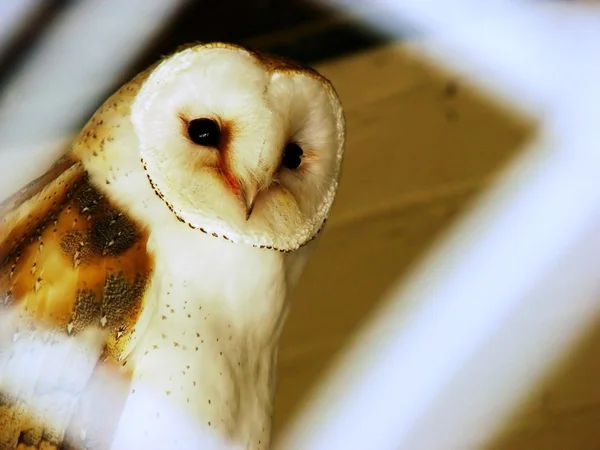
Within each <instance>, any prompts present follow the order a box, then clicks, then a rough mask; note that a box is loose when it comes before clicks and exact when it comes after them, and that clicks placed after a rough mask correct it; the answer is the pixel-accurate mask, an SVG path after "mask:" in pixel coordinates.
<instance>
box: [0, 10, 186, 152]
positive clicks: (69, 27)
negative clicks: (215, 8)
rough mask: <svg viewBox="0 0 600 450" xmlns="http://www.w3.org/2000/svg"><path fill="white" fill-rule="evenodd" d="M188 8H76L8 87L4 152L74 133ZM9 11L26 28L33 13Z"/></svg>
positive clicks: (0, 142) (1, 130)
mask: <svg viewBox="0 0 600 450" xmlns="http://www.w3.org/2000/svg"><path fill="white" fill-rule="evenodd" d="M186 2H187V0H170V1H161V0H128V1H125V2H124V1H121V0H79V1H76V2H72V3H69V5H70V6H67V7H66V8H65V9H64V10H62V11H61V13H60V14H59V15H58V17H57V18H56V19H55V20H54V22H53V23H51V24H50V26H49V27H48V29H47V30H46V32H45V34H44V36H43V39H41V40H40V42H39V43H37V45H36V46H35V47H34V48H33V49H31V54H30V55H29V57H28V59H27V60H26V61H25V62H24V64H22V65H21V66H20V67H19V68H18V69H17V71H16V72H14V73H13V74H12V76H11V77H10V78H9V80H8V82H7V84H6V85H5V86H3V87H2V91H1V92H0V152H2V151H5V150H7V149H8V150H10V149H22V148H30V147H33V146H39V145H40V144H43V143H45V142H47V141H49V140H56V139H58V138H62V137H64V136H65V135H68V134H70V133H71V132H72V131H73V128H74V127H76V126H77V125H79V124H80V123H81V122H82V120H84V117H85V115H86V114H88V113H89V111H90V109H93V105H94V103H95V102H97V100H98V98H99V97H100V96H102V95H104V93H105V91H106V90H107V89H108V88H110V87H111V86H112V85H113V84H114V83H115V82H116V81H118V80H119V76H120V75H121V73H122V71H123V70H124V68H126V67H127V65H128V64H130V63H131V60H132V59H133V58H134V57H135V56H136V55H137V54H138V53H139V52H140V51H141V50H143V49H144V48H145V46H146V45H147V43H148V42H149V41H150V40H151V39H152V38H153V37H154V36H156V34H157V33H158V32H159V31H160V30H161V29H162V28H163V27H164V26H165V24H166V23H167V22H168V20H169V19H170V18H171V17H172V16H173V14H174V13H176V12H177V11H178V10H179V8H181V7H182V6H183V5H184V4H185V3H186ZM13 3H15V4H16V3H17V2H16V1H14V2H13ZM26 3H29V2H23V4H24V5H25V4H26ZM35 3H38V2H35ZM7 5H9V6H6V7H10V8H12V9H10V11H12V14H11V15H10V16H8V15H7V16H6V18H5V19H3V20H6V21H7V22H10V23H14V24H16V23H18V22H17V20H18V19H19V18H21V19H22V18H23V17H24V14H25V12H26V11H27V8H26V6H21V7H20V8H19V9H17V6H15V5H14V4H7ZM33 7H34V5H33V3H32V4H31V5H30V8H33ZM15 26H16V25H15Z"/></svg>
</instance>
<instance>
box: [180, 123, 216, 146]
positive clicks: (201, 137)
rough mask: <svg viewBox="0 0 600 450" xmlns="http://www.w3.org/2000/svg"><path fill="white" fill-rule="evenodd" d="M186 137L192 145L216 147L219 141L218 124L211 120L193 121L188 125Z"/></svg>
mask: <svg viewBox="0 0 600 450" xmlns="http://www.w3.org/2000/svg"><path fill="white" fill-rule="evenodd" d="M188 136H189V137H190V139H191V140H192V142H193V143H194V144H198V145H202V146H204V147H218V146H219V142H220V140H221V130H220V129H219V124H218V123H217V122H215V121H214V120H211V119H194V120H192V121H191V122H190V123H189V125H188Z"/></svg>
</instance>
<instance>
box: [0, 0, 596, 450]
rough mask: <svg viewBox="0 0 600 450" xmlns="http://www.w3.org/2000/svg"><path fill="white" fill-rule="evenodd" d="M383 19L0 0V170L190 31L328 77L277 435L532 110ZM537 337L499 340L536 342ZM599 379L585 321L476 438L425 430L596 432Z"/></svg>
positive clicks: (511, 144)
mask: <svg viewBox="0 0 600 450" xmlns="http://www.w3.org/2000/svg"><path fill="white" fill-rule="evenodd" d="M396 25H397V29H398V30H399V33H398V34H396V35H394V37H391V36H390V35H388V34H386V33H385V32H383V31H378V30H375V29H374V28H372V27H369V26H367V25H366V23H364V22H363V21H362V20H361V17H360V16H357V15H356V14H353V15H350V14H344V12H343V11H340V10H334V9H332V8H327V7H324V6H323V5H319V4H316V3H313V2H306V1H300V0H286V1H275V0H252V1H250V0H248V1H246V2H238V1H234V0H222V1H216V0H215V1H212V0H206V1H184V0H173V1H170V2H167V1H158V0H157V1H148V0H147V1H144V0H141V1H136V0H128V1H115V0H107V1H103V2H101V1H91V0H90V1H67V0H44V1H37V0H33V1H27V0H0V144H1V145H0V169H1V170H2V176H3V177H5V178H7V177H8V178H10V176H11V175H10V174H9V172H13V169H12V167H13V165H14V164H16V163H15V162H14V161H17V160H18V161H20V162H18V164H21V166H22V167H27V166H28V165H29V164H30V162H31V161H32V155H35V154H39V155H43V153H44V148H45V147H46V146H47V145H48V143H50V142H55V141H57V140H58V141H60V140H61V139H66V140H68V139H69V137H70V136H72V134H73V133H76V132H77V130H78V129H79V128H80V127H81V126H82V125H83V124H84V123H85V122H86V121H87V119H88V118H89V116H90V115H91V114H92V113H93V112H94V111H95V109H96V108H97V107H98V106H99V105H100V104H101V103H102V102H103V100H104V99H105V98H106V97H107V96H108V95H110V94H111V93H112V92H113V91H114V90H115V89H116V88H117V87H118V86H119V85H121V84H122V83H123V82H125V81H127V80H128V79H129V78H131V77H132V76H133V75H135V74H136V73H137V72H138V71H140V70H142V69H143V68H145V67H146V66H147V65H149V64H150V63H152V62H153V61H155V60H156V59H157V58H159V57H160V56H161V55H164V54H167V53H169V52H171V51H173V50H174V49H175V48H176V47H178V46H179V45H182V44H185V43H188V42H192V41H215V40H219V41H232V42H236V43H240V44H245V45H250V46H252V47H254V48H257V49H260V50H264V51H269V52H272V53H276V54H280V55H283V56H288V57H291V58H293V59H297V60H299V61H301V62H304V63H308V64H311V65H313V66H314V67H315V68H317V69H318V70H320V71H321V72H322V73H323V74H324V75H325V76H327V77H328V78H330V79H331V80H332V82H333V84H334V85H335V86H336V88H337V90H338V92H339V94H340V96H341V99H342V102H343V104H344V106H345V109H346V115H347V127H348V141H347V150H346V161H345V166H344V172H343V178H342V182H341V188H340V192H339V196H338V200H337V202H336V205H335V208H334V213H333V215H332V217H331V220H330V221H329V222H328V227H327V229H326V231H325V233H324V235H323V238H322V240H321V242H320V245H319V247H318V248H317V250H316V252H315V254H314V257H313V258H312V259H311V261H310V263H309V265H308V267H307V269H306V272H305V274H304V276H303V278H302V281H301V284H300V286H299V288H298V289H297V291H296V292H295V295H294V298H293V306H292V313H291V315H290V318H289V322H288V324H287V326H286V328H285V332H284V336H283V342H282V347H281V351H280V361H279V385H278V391H277V397H276V416H275V434H276V436H277V435H278V434H279V433H281V432H282V430H284V429H285V427H286V426H287V425H288V424H289V423H290V421H291V420H292V418H293V417H294V414H295V413H296V412H297V411H298V410H299V409H300V408H301V407H302V405H303V404H304V402H305V401H306V399H307V397H308V395H309V393H310V392H311V389H313V388H314V387H315V386H316V384H317V383H318V381H319V379H320V377H321V376H322V375H323V374H324V373H325V372H326V371H327V369H328V368H329V367H331V365H332V364H333V363H334V362H335V358H336V356H337V355H339V354H340V352H341V351H342V350H343V349H345V348H347V347H348V346H349V345H351V344H352V340H353V338H354V336H355V334H356V332H357V331H358V330H359V329H360V328H361V326H362V325H364V324H365V323H366V321H367V320H368V319H369V318H370V317H371V315H372V314H373V311H374V309H375V308H376V307H377V306H378V304H379V302H380V300H381V299H382V297H384V295H386V294H387V293H388V291H389V290H390V289H391V287H392V285H393V284H394V283H396V282H397V280H398V279H399V278H400V280H402V279H403V277H405V276H407V274H408V273H409V271H410V269H411V268H412V267H413V266H414V265H415V264H416V263H418V261H419V260H420V259H421V258H422V257H423V255H424V254H425V252H426V251H427V250H428V249H429V248H430V247H431V245H432V244H433V243H434V242H435V241H436V240H437V239H438V238H439V237H440V236H442V235H443V233H444V231H445V230H447V229H448V227H449V226H450V225H451V224H453V222H454V221H455V220H456V218H457V217H459V216H460V214H461V213H462V212H463V211H464V210H465V209H466V208H467V207H468V206H469V205H470V204H471V203H472V201H473V200H474V199H475V198H476V196H477V195H478V194H479V193H480V192H483V191H484V190H485V188H486V187H487V186H488V185H489V183H490V182H491V181H492V180H494V177H495V176H496V174H497V173H498V172H499V171H500V170H501V169H502V168H503V167H504V166H505V164H506V163H507V162H509V161H510V160H511V159H512V158H513V157H514V156H515V155H516V154H517V153H518V152H519V151H520V149H521V148H522V147H523V146H524V145H525V144H526V143H527V142H528V141H529V139H530V138H531V135H532V133H533V131H534V128H535V127H534V124H533V123H532V121H530V120H526V119H525V118H523V117H521V116H518V115H516V114H515V113H513V112H511V111H509V110H507V109H506V107H503V106H501V105H500V104H499V103H497V102H494V101H492V100H491V99H490V98H489V97H487V96H486V95H484V94H482V93H481V92H479V91H477V90H476V89H475V88H473V87H472V86H470V84H469V83H468V82H467V81H465V80H463V79H461V78H460V77H459V76H457V75H456V74H452V73H450V72H448V71H445V70H442V69H440V68H439V67H436V66H435V65H433V64H432V63H429V62H426V61H425V60H424V59H423V58H421V57H420V55H419V52H418V49H417V47H416V45H415V43H416V42H417V41H418V40H419V34H418V33H417V32H416V30H415V29H414V28H413V27H411V26H410V25H409V23H408V22H407V23H404V22H402V21H398V23H397V24H396ZM399 36H400V37H399ZM22 149H32V150H31V151H30V152H25V151H21V150H22ZM35 152H37V153H35ZM11 158H13V159H11ZM8 178H7V179H8ZM15 188H18V186H15ZM1 194H2V196H7V195H8V194H9V192H2V193H1ZM476 276H477V275H476V274H473V277H474V279H475V278H476ZM567 288H568V287H565V289H567ZM552 298H556V296H555V297H552ZM560 300H564V297H563V298H560V299H558V300H557V301H560ZM482 301H485V299H482ZM551 310H552V308H551V307H550V306H549V305H548V304H544V303H539V302H538V303H537V304H531V305H529V306H528V307H526V308H522V310H520V312H519V313H518V315H517V317H515V318H513V319H511V320H512V322H511V321H510V320H509V321H507V322H506V323H504V324H503V326H504V327H511V326H512V325H515V324H517V322H518V323H520V324H521V326H522V325H523V321H525V322H526V321H536V322H538V323H548V324H549V326H550V324H553V326H556V324H560V323H561V322H562V321H566V320H568V318H565V317H562V316H557V315H556V314H552V313H551ZM399 326H400V324H399ZM435 326H436V324H435V323H432V324H431V327H432V328H435ZM515 326H516V325H515ZM598 329H599V330H600V327H599V328H598ZM535 339H536V338H535V336H531V341H530V342H527V343H522V342H521V343H519V342H515V343H514V345H528V346H532V348H535V345H536V341H535ZM511 361H512V360H511V355H510V353H507V354H503V355H502V356H501V357H500V358H499V359H498V360H497V361H496V364H495V365H493V366H489V367H488V368H487V369H486V368H483V369H482V368H481V367H479V366H473V367H470V366H469V365H468V364H467V365H466V366H465V367H464V368H463V369H462V372H461V373H460V374H459V375H458V376H457V377H456V379H455V380H454V381H453V383H455V385H457V386H460V385H461V383H464V382H465V381H464V380H467V379H468V380H469V386H468V389H469V392H470V395H472V396H477V395H479V394H478V386H477V379H478V378H485V377H487V376H488V374H487V373H486V370H503V367H510V364H511ZM461 374H462V375H461ZM461 376H462V377H463V378H461ZM461 380H462V381H461ZM598 380H600V334H599V333H598V332H597V331H596V332H593V331H592V332H590V333H588V334H587V337H586V338H584V339H582V340H581V342H580V345H579V346H578V348H576V349H574V350H573V351H572V353H571V354H570V355H569V356H568V358H567V359H566V360H565V361H564V362H563V363H561V365H560V367H559V368H558V369H557V370H556V371H555V372H554V373H552V374H548V375H547V376H546V377H545V378H544V380H543V382H542V383H540V384H539V385H538V386H537V387H536V388H535V390H534V391H532V392H530V395H529V396H528V397H527V398H526V399H525V400H523V401H522V402H521V404H519V405H518V407H517V408H516V409H515V411H514V414H513V417H512V419H511V420H510V421H509V423H507V424H506V425H505V426H504V427H503V431H502V433H501V434H500V435H498V436H497V437H496V438H494V440H493V442H492V444H489V442H488V443H487V444H486V445H485V447H482V445H481V444H480V443H479V442H478V435H477V433H474V434H465V435H464V436H462V437H460V439H462V440H460V441H453V443H452V444H451V445H445V443H444V442H438V444H439V445H435V446H434V447H431V448H432V449H433V448H435V449H447V448H448V449H449V448H452V449H461V450H463V449H475V448H477V449H479V448H490V449H494V450H496V449H497V450H500V449H506V450H509V449H510V450H520V449H523V450H525V449H527V450H534V449H536V450H537V449H540V450H542V449H543V450H546V449H547V450H551V449H552V450H554V449H556V450H558V449H568V450H579V449H581V450H584V449H589V450H597V449H598V448H600V427H598V423H599V421H600V384H599V383H598ZM482 395H483V393H482ZM464 400H465V403H464V404H463V403H462V402H457V403H455V404H454V408H450V409H448V407H447V402H446V403H445V405H446V406H445V407H444V408H443V409H440V411H439V413H438V414H437V415H433V416H432V417H434V418H436V417H437V419H438V420H437V421H429V422H428V423H427V424H426V426H427V429H426V430H421V431H417V432H415V433H417V434H418V433H429V434H431V435H436V434H438V433H439V435H440V436H442V435H443V433H444V427H445V421H444V417H445V416H446V415H448V414H460V411H461V408H466V407H468V398H465V399H464ZM397 401H398V402H401V401H402V399H397ZM440 402H442V400H440ZM411 448H413V449H415V450H417V449H421V448H424V447H418V446H416V447H411ZM427 449H429V447H427Z"/></svg>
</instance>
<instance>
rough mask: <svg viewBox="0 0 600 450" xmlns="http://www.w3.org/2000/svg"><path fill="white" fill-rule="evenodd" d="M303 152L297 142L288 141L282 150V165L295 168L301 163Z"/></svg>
mask: <svg viewBox="0 0 600 450" xmlns="http://www.w3.org/2000/svg"><path fill="white" fill-rule="evenodd" d="M303 154H304V152H303V151H302V148H301V147H300V146H299V145H298V144H296V143H294V142H290V143H289V144H288V145H286V146H285V150H284V151H283V165H284V166H285V167H287V168H288V169H297V168H298V167H300V164H301V163H302V155H303Z"/></svg>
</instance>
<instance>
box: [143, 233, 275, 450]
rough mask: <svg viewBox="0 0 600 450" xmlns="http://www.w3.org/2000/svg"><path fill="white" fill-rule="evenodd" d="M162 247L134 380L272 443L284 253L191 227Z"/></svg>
mask: <svg viewBox="0 0 600 450" xmlns="http://www.w3.org/2000/svg"><path fill="white" fill-rule="evenodd" d="M186 232H187V230H186ZM186 236H187V238H186ZM154 245H155V253H156V261H157V266H156V276H157V277H156V282H155V283H154V285H153V286H152V288H151V290H152V293H151V295H152V296H153V297H154V298H156V301H155V302H156V303H155V307H154V311H153V313H152V315H151V318H150V319H149V324H148V326H147V328H146V332H145V334H144V336H143V337H142V338H140V343H139V345H138V346H137V348H136V351H135V352H134V356H133V358H134V359H135V361H134V365H135V368H136V369H135V373H134V382H136V381H137V382H144V383H148V384H150V385H152V386H153V387H154V388H155V389H156V390H157V392H160V393H162V395H164V396H165V398H167V399H168V400H170V401H173V402H174V403H175V404H177V405H179V406H180V407H181V408H183V409H184V410H185V411H187V412H188V413H189V414H190V415H191V416H192V417H194V418H195V419H196V420H197V421H198V422H200V424H202V425H204V426H205V427H206V428H207V429H208V430H209V431H216V432H217V433H218V434H220V435H221V436H223V437H225V438H227V439H230V440H233V441H234V442H237V443H239V444H241V445H243V447H244V448H247V449H263V448H264V449H266V448H269V441H270V435H271V420H272V412H273V395H274V389H275V366H276V356H277V348H278V342H279V336H280V333H281V329H282V325H283V322H284V319H285V317H286V311H287V302H286V297H287V286H286V273H285V272H286V270H285V263H284V259H283V258H284V256H283V255H281V254H278V253H275V252H270V251H265V250H260V249H255V248H252V247H249V246H247V245H243V244H241V245H236V244H233V243H229V242H226V241H221V240H217V239H214V238H212V237H210V236H206V235H200V234H198V233H194V234H190V235H187V234H186V233H184V232H183V230H178V233H176V234H170V235H169V236H165V235H163V236H156V239H155V240H154ZM146 313H147V312H145V313H144V314H146ZM149 420H150V418H149ZM151 423H152V422H149V425H151ZM156 426H160V424H156Z"/></svg>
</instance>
